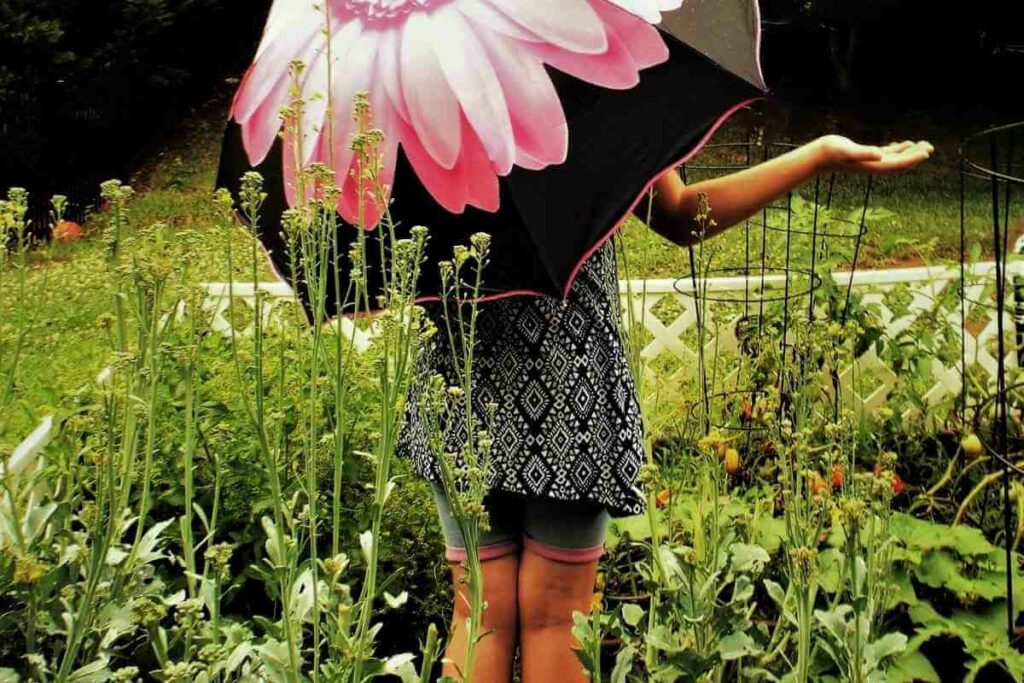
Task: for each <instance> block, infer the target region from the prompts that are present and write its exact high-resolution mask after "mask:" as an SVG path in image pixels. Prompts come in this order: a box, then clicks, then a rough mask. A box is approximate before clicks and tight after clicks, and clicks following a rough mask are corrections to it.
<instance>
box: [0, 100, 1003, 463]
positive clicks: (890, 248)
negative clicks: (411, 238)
mask: <svg viewBox="0 0 1024 683" xmlns="http://www.w3.org/2000/svg"><path fill="white" fill-rule="evenodd" d="M227 103H228V94H227V93H221V94H220V95H219V96H217V97H215V98H214V99H212V100H211V101H210V102H209V103H208V104H207V105H206V106H204V107H203V108H201V109H199V110H197V111H196V112H195V114H194V116H192V117H191V118H190V119H189V120H188V121H187V122H186V123H185V124H184V125H183V126H182V127H181V129H180V131H179V132H178V133H177V134H176V135H175V136H173V138H172V139H170V140H168V141H167V143H166V145H165V146H164V148H163V150H162V151H161V152H159V153H158V154H157V155H156V156H155V157H154V158H153V159H152V160H151V161H150V163H149V164H148V165H147V166H146V168H144V169H143V170H142V171H141V172H140V173H139V174H138V175H137V176H136V177H134V178H131V179H130V180H129V181H128V182H129V183H130V184H131V185H132V186H133V187H134V188H135V190H136V197H135V199H134V200H133V201H132V203H131V208H130V212H131V215H130V224H131V229H133V230H138V229H140V228H142V227H145V226H149V225H151V224H154V223H163V224H165V225H166V226H168V227H169V228H170V229H172V230H175V231H177V230H181V231H184V230H190V231H197V232H199V233H201V236H202V246H201V248H199V249H196V250H195V251H194V253H192V254H191V256H190V258H189V267H190V271H189V279H190V281H192V282H200V281H208V280H225V279H226V278H227V264H226V259H225V253H226V247H227V243H228V240H234V244H235V246H236V253H244V251H243V250H244V249H245V246H246V244H247V242H246V240H245V237H244V235H243V234H242V233H241V231H239V230H233V229H230V228H225V227H223V226H218V225H216V221H215V218H214V212H213V210H212V204H211V202H210V196H211V192H212V190H213V183H214V178H215V175H216V165H217V158H218V154H219V143H220V136H221V133H222V130H223V124H224V112H225V111H226V108H227ZM752 126H760V127H763V128H764V135H765V139H767V140H786V139H792V140H794V141H800V140H807V139H811V138H812V137H814V136H816V135H818V134H821V133H823V132H827V131H826V129H825V128H824V126H821V122H820V119H817V118H814V117H811V119H810V120H803V121H800V120H797V119H796V117H793V116H791V115H790V114H789V113H788V112H787V111H786V110H785V109H784V108H783V107H780V106H779V105H773V104H768V105H762V106H761V107H760V108H759V109H758V110H757V111H755V112H748V113H744V114H742V115H741V116H739V117H737V119H736V120H735V121H733V122H731V123H730V124H728V125H727V126H725V127H724V128H723V129H722V130H721V131H720V132H719V134H718V136H717V137H716V142H723V141H737V140H743V139H745V138H746V135H747V132H748V131H749V130H750V129H751V127H752ZM851 128H854V129H856V128H858V126H857V125H851ZM841 129H842V127H841ZM844 130H845V129H844ZM925 130H926V131H927V133H922V131H925ZM850 132H851V135H856V136H857V137H860V138H862V139H864V140H866V141H879V142H882V141H888V140H889V139H903V138H911V137H912V138H921V137H928V138H929V139H931V140H932V142H933V143H934V144H935V147H936V154H935V156H934V158H933V159H932V161H931V162H930V163H929V164H927V165H926V166H925V167H923V168H921V169H918V170H915V171H913V172H911V173H908V174H905V175H901V176H893V177H887V178H879V179H877V180H876V181H875V183H874V187H873V193H872V199H871V207H872V209H873V210H872V213H871V214H869V217H870V220H869V228H870V230H869V232H868V234H867V235H866V236H865V237H864V240H863V243H862V245H861V251H860V260H859V264H860V266H862V267H878V266H886V265H892V264H896V263H900V262H906V261H908V260H912V261H919V260H920V259H921V258H922V257H923V258H926V259H933V258H936V259H952V258H955V257H956V256H957V254H958V249H959V238H958V234H959V233H958V230H959V223H958V217H959V177H958V174H957V161H956V160H957V139H956V136H955V135H953V134H952V133H951V132H950V131H949V130H948V129H945V128H942V127H937V126H927V127H926V126H924V124H923V123H922V122H921V120H920V119H918V120H917V123H915V120H913V119H910V118H908V119H907V120H901V121H900V122H899V124H898V125H893V126H891V127H888V128H878V127H876V128H873V129H870V130H868V129H865V130H863V131H860V130H851V131H850ZM862 133H863V135H862ZM728 156H729V155H728V154H726V153H723V152H722V151H721V150H711V151H709V152H707V153H705V154H703V155H701V156H700V157H698V158H697V159H695V160H694V162H693V163H694V164H698V165H699V164H708V163H718V162H721V161H723V160H727V158H728ZM689 175H690V179H691V180H696V179H699V178H700V177H701V172H700V171H695V170H691V172H690V174H689ZM864 187H865V186H864V179H863V178H859V177H857V178H840V179H839V180H838V182H837V184H836V192H835V197H834V201H833V210H834V214H833V215H842V214H845V213H846V212H849V211H856V210H857V207H858V206H859V205H860V203H861V202H862V201H863V196H864V195H863V193H864ZM811 190H812V188H803V190H802V192H801V194H802V195H803V196H804V197H805V198H810V196H812V194H811ZM987 192H988V190H987V188H986V187H984V186H982V185H980V184H979V185H977V186H976V187H975V188H972V191H971V193H970V195H969V197H968V216H969V218H970V222H969V230H970V235H971V239H972V240H979V239H984V237H985V235H986V234H987V233H986V229H987V228H986V226H987V222H986V221H988V220H989V213H988V211H989V208H988V201H989V195H988V194H987ZM397 201H401V198H400V197H399V198H397ZM883 210H884V211H883ZM781 215H782V214H776V215H775V217H774V218H772V219H770V221H769V222H770V223H771V222H774V223H775V224H779V217H780V216H781ZM107 219H108V214H107V213H106V212H104V211H102V210H101V211H99V212H97V213H95V214H94V215H93V216H92V217H91V218H90V220H88V221H87V224H86V226H85V228H86V235H87V237H86V239H83V240H80V241H79V242H75V243H70V244H53V245H50V246H46V247H44V248H40V249H37V250H36V251H34V252H33V253H32V255H31V258H30V267H29V269H28V272H27V273H26V283H25V290H24V294H22V293H21V290H20V289H19V288H18V286H17V282H16V278H14V277H12V276H10V274H8V275H7V276H6V277H5V278H4V280H3V282H2V283H0V300H2V302H3V304H2V312H3V313H2V321H3V326H0V333H2V334H3V335H4V337H3V338H4V339H6V340H7V341H5V342H4V343H5V344H6V346H5V347H4V348H5V349H9V348H10V339H11V338H12V336H13V334H16V333H17V332H18V331H19V330H21V329H24V328H25V326H31V331H30V333H29V335H28V338H27V343H26V346H25V348H24V351H23V354H22V357H21V359H20V362H19V364H18V369H17V375H16V378H15V381H16V391H15V396H14V400H13V401H11V402H10V403H9V404H8V405H6V406H3V407H0V452H4V451H8V450H9V449H10V448H11V447H12V446H13V445H14V444H15V443H17V441H18V440H19V439H20V438H21V437H22V436H24V435H25V434H26V433H27V432H28V431H29V430H30V429H31V427H32V426H33V425H34V424H35V423H36V422H37V421H38V420H39V419H40V418H41V417H42V416H44V415H47V414H50V413H52V412H53V410H54V408H55V407H56V406H57V404H58V403H59V402H60V401H61V398H62V396H63V395H64V394H65V393H66V392H68V391H69V390H73V389H74V388H75V387H77V386H80V385H82V384H83V383H85V382H88V381H90V380H91V379H92V377H94V376H95V374H96V373H97V371H98V370H99V369H101V368H102V367H103V365H104V364H105V361H106V359H107V356H108V348H109V346H108V344H107V343H106V336H105V335H106V332H105V330H104V328H103V327H102V325H101V324H100V322H99V321H100V320H101V316H102V315H103V314H104V313H106V312H107V311H108V310H110V308H111V302H110V299H109V296H108V291H109V290H108V281H107V277H108V276H107V275H106V269H105V265H104V259H105V247H104V243H103V240H102V233H103V231H104V228H105V226H106V223H107ZM626 234H627V235H628V237H629V238H630V241H631V244H632V247H631V249H632V253H633V254H634V257H633V259H632V261H633V264H634V268H633V272H632V273H631V275H632V276H633V277H678V276H680V275H682V274H684V273H686V272H687V270H688V265H687V263H688V257H687V254H686V252H685V251H684V250H681V249H679V248H677V247H675V246H673V245H671V244H669V243H667V242H666V241H665V240H663V239H661V238H660V237H658V236H657V235H655V234H654V233H652V232H650V231H647V230H645V229H644V228H643V227H642V226H640V225H638V224H632V225H630V226H629V227H628V228H627V229H626ZM741 234H742V233H741V232H736V231H733V232H730V233H728V234H727V236H723V237H722V238H719V239H717V240H715V241H714V242H715V245H714V249H715V250H716V252H717V256H716V258H717V259H719V260H720V264H721V265H724V266H734V265H739V264H742V263H743V262H744V261H745V260H746V258H747V257H746V255H745V250H746V249H747V243H746V241H745V240H744V239H739V238H737V236H738V235H741ZM805 242H806V240H804V243H801V241H800V240H799V239H796V240H794V243H793V245H792V246H793V250H792V252H791V253H792V255H793V256H792V258H793V259H794V260H795V261H799V260H800V259H805V258H806V255H807V253H808V250H807V247H808V245H807V244H806V243H805ZM750 245H751V246H750V249H751V251H750V253H751V254H755V255H759V253H760V252H759V249H760V229H759V228H758V227H757V226H754V227H752V228H751V242H750ZM784 248H785V244H784V241H783V237H782V234H781V233H778V234H775V235H773V236H772V237H771V238H770V239H769V240H768V242H767V244H766V246H765V250H766V253H767V254H768V260H769V261H770V262H775V263H781V261H780V259H781V258H782V254H784ZM829 249H830V250H831V254H832V255H833V256H834V257H836V258H837V259H838V260H840V261H841V260H843V259H844V258H845V259H846V260H847V261H848V260H849V257H850V255H852V241H851V240H835V244H831V245H829ZM844 255H845V256H844ZM240 260H241V259H240ZM245 265H246V264H244V263H243V264H239V266H238V267H239V272H238V273H236V275H237V276H239V277H248V275H247V272H242V270H241V269H242V268H244V267H245ZM261 268H262V264H261ZM261 272H262V277H265V278H268V279H269V278H270V277H271V276H270V273H269V272H268V271H267V270H265V269H262V270H261ZM5 353H6V351H5ZM8 363H9V358H8V357H4V359H3V364H4V365H3V367H4V368H5V369H6V367H8Z"/></svg>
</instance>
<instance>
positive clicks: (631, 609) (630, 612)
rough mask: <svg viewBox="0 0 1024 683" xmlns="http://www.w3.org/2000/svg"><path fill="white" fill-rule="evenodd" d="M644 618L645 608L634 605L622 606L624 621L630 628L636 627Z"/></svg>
mask: <svg viewBox="0 0 1024 683" xmlns="http://www.w3.org/2000/svg"><path fill="white" fill-rule="evenodd" d="M643 618H644V608H643V607H641V606H640V605H634V604H632V603H629V604H625V605H623V606H622V620H623V621H624V622H626V623H627V624H629V625H630V626H636V625H637V624H639V623H640V621H641V620H642V619H643Z"/></svg>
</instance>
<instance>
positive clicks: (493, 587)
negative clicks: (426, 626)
mask: <svg viewBox="0 0 1024 683" xmlns="http://www.w3.org/2000/svg"><path fill="white" fill-rule="evenodd" d="M481 567H482V569H483V584H484V595H483V598H484V602H485V603H486V605H487V609H485V610H484V613H483V627H484V628H485V629H495V628H503V627H508V626H509V625H514V624H515V623H516V622H517V621H518V613H519V597H518V586H517V582H518V576H519V558H518V556H517V555H515V554H510V555H503V556H501V557H496V558H494V559H490V560H484V561H483V562H481ZM452 576H453V579H454V583H455V617H456V619H466V618H467V617H469V615H470V603H469V587H468V585H467V583H466V579H467V574H466V571H465V570H464V569H463V568H462V567H461V566H459V565H453V570H452Z"/></svg>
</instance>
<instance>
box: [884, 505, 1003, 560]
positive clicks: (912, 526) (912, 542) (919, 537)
mask: <svg viewBox="0 0 1024 683" xmlns="http://www.w3.org/2000/svg"><path fill="white" fill-rule="evenodd" d="M889 530H890V531H891V532H892V533H893V535H894V536H896V537H897V538H898V539H899V540H900V541H901V542H903V543H904V544H905V545H907V547H910V548H917V549H920V550H921V551H925V552H926V551H929V550H942V549H947V550H955V551H956V552H957V553H959V554H960V555H962V556H965V557H968V556H975V557H980V556H985V555H988V554H989V553H991V552H992V551H993V550H994V549H995V546H993V545H992V544H991V543H989V542H988V541H987V540H986V539H985V536H984V535H983V534H982V533H981V531H980V530H978V529H976V528H974V527H970V526H964V525H956V526H947V525H945V524H936V523H935V522H930V521H928V520H925V519H918V518H916V517H913V516H911V515H908V514H906V513H902V512H896V513H893V515H892V518H891V519H890V521H889Z"/></svg>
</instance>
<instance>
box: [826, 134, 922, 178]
mask: <svg viewBox="0 0 1024 683" xmlns="http://www.w3.org/2000/svg"><path fill="white" fill-rule="evenodd" d="M820 142H821V144H822V145H823V146H824V149H825V155H826V156H825V158H826V159H827V162H826V163H827V166H828V168H829V169H830V170H835V171H854V172H861V173H875V174H884V173H900V172H901V171H906V170H908V169H910V168H913V167H914V166H917V165H918V164H919V163H921V162H922V161H926V160H927V159H928V158H929V157H930V156H931V154H932V152H933V151H935V148H934V147H932V145H931V143H930V142H927V141H925V140H920V141H917V142H913V141H911V140H904V141H903V142H893V143H890V144H888V145H884V146H878V145H862V144H859V143H857V142H854V141H853V140H850V139H849V138H846V137H843V136H842V135H827V136H825V137H823V138H821V141H820Z"/></svg>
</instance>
